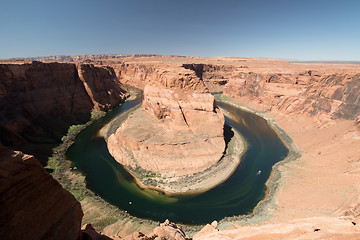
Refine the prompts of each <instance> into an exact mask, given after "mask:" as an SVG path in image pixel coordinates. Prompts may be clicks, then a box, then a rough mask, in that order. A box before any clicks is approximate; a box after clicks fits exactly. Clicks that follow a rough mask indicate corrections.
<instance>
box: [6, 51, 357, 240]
mask: <svg viewBox="0 0 360 240" xmlns="http://www.w3.org/2000/svg"><path fill="white" fill-rule="evenodd" d="M42 60H45V61H46V60H47V61H68V62H75V63H61V64H60V63H40V62H33V63H27V64H0V79H1V81H0V140H1V142H2V143H3V144H5V145H9V146H13V145H19V144H20V145H21V144H23V143H27V142H33V143H38V144H39V143H44V139H45V140H46V141H45V142H46V143H47V142H49V139H55V138H57V139H58V138H60V137H61V136H62V134H63V133H64V131H65V130H66V128H67V126H68V125H69V124H73V123H76V122H78V121H79V120H81V119H85V118H87V117H89V112H90V111H91V109H92V108H93V107H94V106H96V107H98V108H102V109H109V108H111V107H113V106H115V105H116V103H117V102H118V101H117V99H119V101H122V99H123V98H124V93H123V92H122V90H121V89H120V88H119V87H118V86H119V83H118V81H117V79H116V77H115V76H114V73H115V74H116V75H117V77H118V79H119V80H120V81H122V82H124V83H129V84H131V85H134V86H137V87H139V88H141V89H145V93H146V100H145V101H144V105H143V106H144V108H146V109H147V110H144V109H143V110H141V111H140V110H139V111H138V112H136V113H134V115H133V116H132V117H131V118H130V119H129V120H128V121H127V122H126V123H125V124H129V125H130V127H132V131H134V132H135V134H134V132H130V131H128V132H126V131H123V130H120V129H119V133H120V134H123V136H124V137H125V138H124V139H126V143H124V144H128V145H129V146H130V147H129V148H130V149H132V150H133V149H136V151H137V153H139V154H138V155H139V156H140V155H141V154H144V155H145V154H147V153H148V152H147V149H146V147H148V149H150V150H152V151H153V152H154V153H155V157H158V155H160V151H159V150H158V149H157V148H156V146H157V145H156V143H160V142H161V141H163V140H161V138H154V137H152V139H151V141H149V139H150V138H149V136H155V135H154V134H155V133H165V134H168V135H165V136H171V139H173V140H174V142H175V144H174V145H176V144H178V143H179V142H181V146H182V145H186V142H187V141H184V139H185V137H184V136H182V135H176V133H177V131H173V132H172V133H168V132H166V129H170V126H171V129H172V128H174V129H175V130H176V129H177V127H179V126H181V128H182V127H184V126H186V128H187V129H188V130H187V131H186V132H191V131H194V132H198V133H200V134H199V136H198V137H199V138H198V139H199V141H204V139H203V138H201V136H203V135H202V134H203V133H202V126H201V127H199V126H196V125H192V121H191V120H192V119H193V118H194V119H195V118H196V117H193V115H192V111H193V110H197V111H198V110H199V108H200V109H205V110H201V111H200V110H199V111H198V112H199V113H200V112H201V113H202V114H206V115H208V114H209V113H210V112H209V111H207V109H210V108H211V104H205V102H207V101H205V100H204V103H203V102H202V100H203V99H205V98H207V97H206V96H207V95H206V93H205V92H200V93H196V94H199V95H200V96H201V97H200V98H195V97H194V96H197V95H196V94H195V95H194V94H192V93H191V94H190V95H191V97H190V98H189V99H190V100H191V101H192V102H195V103H196V104H195V105H194V106H192V105H191V104H189V102H190V100H189V99H188V100H186V101H185V100H184V99H182V98H183V97H184V96H182V95H180V94H179V93H178V90H177V89H176V87H175V85H173V83H174V82H180V79H181V78H183V82H184V83H191V82H192V81H190V79H192V80H194V79H195V77H194V76H195V75H194V74H196V75H197V76H198V77H199V78H200V79H202V80H203V82H204V83H205V84H206V85H207V86H208V87H209V88H210V89H211V91H222V90H224V95H226V96H228V97H231V98H233V99H236V100H237V101H239V102H240V103H241V104H244V105H247V106H250V107H252V108H254V109H256V110H267V112H266V113H265V112H263V114H264V116H265V117H267V118H269V119H274V120H276V123H277V124H278V125H279V126H280V127H281V128H282V129H284V130H285V131H286V132H287V133H288V134H289V135H290V136H291V138H292V139H293V141H294V143H295V144H296V145H297V146H298V147H299V149H300V150H301V151H302V157H301V158H300V159H298V160H296V161H295V162H287V163H284V165H282V166H280V167H279V168H278V170H279V171H280V172H281V177H280V178H279V179H278V181H279V186H278V188H277V190H276V192H275V193H274V195H273V196H271V198H272V199H273V201H272V202H273V204H274V205H266V211H268V213H269V214H270V215H271V219H269V218H266V217H267V216H268V213H266V212H265V213H261V214H259V215H256V217H255V220H254V221H255V222H256V223H257V226H246V224H248V223H252V219H248V220H247V222H242V221H237V220H234V221H230V222H225V223H224V222H222V221H220V223H219V228H217V227H214V226H213V225H207V226H206V227H205V229H204V230H203V231H201V232H200V233H199V234H196V235H195V236H194V239H222V238H224V239H267V238H272V239H277V238H286V239H298V238H303V239H326V238H334V239H358V238H359V225H360V213H359V209H360V208H359V206H360V205H359V203H360V200H359V198H358V196H359V192H360V185H359V182H360V172H359V169H360V165H359V159H360V155H359V153H360V152H359V150H358V149H359V147H358V146H359V139H360V137H359V131H360V118H359V116H360V115H359V96H360V94H359V77H360V75H359V74H360V68H359V65H354V64H319V63H317V64H309V63H288V62H285V61H278V60H269V59H245V58H216V59H207V58H192V57H190V58H186V57H164V56H150V55H148V56H122V55H98V56H94V55H86V56H61V57H47V58H43V59H42ZM84 62H87V63H97V64H107V65H110V66H112V67H113V69H114V71H113V70H112V69H111V68H109V67H98V66H93V65H86V64H85V65H84ZM180 66H183V67H184V68H187V69H190V70H193V71H194V73H191V72H189V71H184V72H183V71H181V70H178V69H177V70H176V71H177V72H180V73H181V74H182V75H179V76H180V77H177V79H176V77H175V75H176V74H174V72H172V71H173V69H174V67H176V68H178V67H180ZM161 68H166V69H167V70H164V69H162V70H159V69H161ZM166 71H169V72H166ZM168 77H170V79H173V80H174V81H165V79H168ZM159 79H162V81H159ZM184 79H185V80H184ZM187 79H188V80H189V81H188V80H187ZM95 80H96V81H95ZM156 81H159V82H156ZM100 83H101V84H100ZM145 83H149V85H148V86H147V87H145V85H146V84H145ZM180 85H181V84H180ZM172 86H174V87H172ZM181 86H183V85H181ZM180 88H181V87H180ZM185 88H186V87H185ZM200 89H202V87H200ZM186 91H187V92H191V91H192V90H191V89H187V90H186ZM176 94H177V95H176ZM167 96H168V97H167ZM209 99H210V97H209ZM233 99H231V101H232V100H233ZM158 103H159V105H158ZM160 104H161V106H162V107H160ZM214 109H216V108H214ZM215 111H216V110H215ZM136 114H137V116H136ZM211 115H213V116H217V114H216V113H215V112H212V113H211ZM181 116H183V120H182V118H181ZM141 117H143V118H144V119H143V120H139V118H141ZM136 118H137V119H138V121H135V122H134V123H130V120H131V119H133V120H134V119H136ZM185 120H186V121H185ZM147 122H150V123H151V124H149V125H148V126H156V128H154V129H153V131H152V132H142V131H141V129H142V128H143V127H145V125H146V124H148V123H147ZM154 122H160V123H156V124H153V123H154ZM219 122H221V120H219ZM162 124H163V125H162ZM354 124H355V126H354ZM129 125H128V126H129ZM137 127H141V128H139V129H138V132H136V131H137V130H136V128H137ZM164 129H165V130H164ZM356 129H357V130H356ZM121 131H122V132H121ZM57 132H58V133H57ZM170 134H173V135H170ZM191 134H192V133H191ZM135 135H137V136H138V137H137V138H133V137H131V138H130V137H129V136H135ZM159 135H160V136H161V134H159ZM35 136H46V138H35ZM215 136H216V134H215V135H213V136H208V139H211V138H216V137H215ZM192 139H195V138H192ZM160 140H161V141H160ZM185 140H186V139H185ZM116 141H118V142H120V143H123V142H121V141H125V140H122V139H116ZM202 145H203V144H202ZM193 146H195V147H197V145H196V144H194V145H193ZM166 147H168V151H172V152H175V153H176V154H178V153H179V152H176V151H174V150H173V149H171V147H172V146H171V144H168V145H167V146H166ZM195 147H194V148H195ZM151 148H152V149H151ZM169 149H171V150H169ZM118 151H119V153H118V154H121V151H120V150H118ZM123 151H125V150H123ZM136 151H134V152H136ZM141 151H142V152H141ZM183 152H184V153H186V154H193V153H195V152H194V151H193V149H191V148H190V149H188V150H186V151H181V153H183ZM137 153H136V154H137ZM115 154H116V152H115ZM125 154H129V155H131V154H132V155H136V154H133V152H125ZM151 157H153V156H151ZM160 157H161V156H160ZM0 159H1V160H0V169H1V170H0V183H1V184H0V192H1V194H0V205H1V213H2V218H1V220H2V223H1V225H0V226H1V227H0V236H1V237H0V238H4V236H5V238H6V239H17V238H20V237H21V239H25V238H26V239H44V238H52V239H73V238H74V239H75V238H78V237H79V234H80V233H79V231H80V230H79V229H80V222H81V216H82V213H81V210H80V209H79V206H78V203H77V202H76V200H75V199H74V198H73V197H71V196H70V195H69V194H68V193H67V192H66V191H65V190H63V189H62V188H61V187H60V186H59V184H57V182H56V181H54V180H53V179H52V178H51V177H50V176H49V175H47V174H46V172H45V171H44V170H43V169H42V168H41V166H40V165H39V164H38V163H37V162H36V161H35V159H34V158H32V157H31V156H28V155H23V154H21V153H20V152H12V151H9V150H7V149H4V148H3V147H2V146H1V147H0ZM10 159H11V160H10ZM129 164H132V161H130V162H129ZM187 165H188V164H187ZM194 169H195V168H193V170H194ZM11 184H12V185H11ZM59 199H61V201H60V203H61V204H60V203H59ZM30 200H31V201H30ZM262 216H265V218H266V219H268V221H267V222H266V223H264V222H262V220H261V218H262ZM259 223H260V224H259ZM142 225H145V223H144V222H142ZM167 227H168V226H165V228H162V229H157V230H156V231H157V233H159V234H160V233H164V231H165V230H164V229H167ZM113 228H114V227H113ZM113 228H112V229H113ZM224 228H228V229H227V230H226V229H225V230H224ZM108 229H110V228H108ZM174 229H175V230H174ZM176 229H177V228H173V229H172V230H171V231H170V232H172V233H179V234H180V235H178V236H181V237H184V235H183V234H181V231H180V230H178V229H177V230H176ZM219 229H220V230H219ZM84 231H86V233H84V235H83V238H84V239H86V238H90V239H91V238H92V237H95V238H97V237H102V238H103V239H108V237H106V236H104V235H101V234H96V232H95V230H94V229H92V228H91V227H90V226H88V227H87V228H86V229H85V230H84ZM107 231H110V230H107ZM21 234H23V235H22V236H20V235H21ZM106 234H107V235H108V236H112V235H114V234H111V233H110V232H107V233H106ZM166 234H167V233H164V234H163V235H162V236H164V237H168V238H169V235H166ZM24 236H25V237H24ZM156 237H159V236H157V235H155V233H152V234H141V233H139V232H137V233H134V234H133V235H132V236H130V237H128V238H129V239H156ZM112 238H113V239H121V237H119V236H114V237H112ZM180 239H182V238H180Z"/></svg>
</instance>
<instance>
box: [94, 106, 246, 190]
mask: <svg viewBox="0 0 360 240" xmlns="http://www.w3.org/2000/svg"><path fill="white" fill-rule="evenodd" d="M132 112H133V111H131V112H125V113H123V114H121V115H120V116H118V117H117V118H116V119H114V120H113V121H111V122H110V123H108V124H107V125H106V126H104V127H103V128H102V129H101V131H100V132H101V136H103V137H104V138H105V140H106V141H107V139H108V138H109V137H110V136H111V135H112V134H114V133H115V132H116V130H117V129H118V128H119V127H120V126H121V124H122V123H123V122H124V121H125V120H126V118H127V117H128V116H129V115H130V114H131V113H132ZM224 134H225V136H226V137H225V138H227V139H226V142H227V146H226V150H225V152H224V155H223V157H222V158H221V159H220V160H219V161H218V162H217V163H216V164H214V165H212V166H211V167H209V168H207V169H205V170H204V171H201V172H197V173H194V174H192V175H183V176H174V175H170V174H166V173H163V174H160V173H156V172H152V171H149V170H145V169H143V168H141V167H140V166H137V167H136V168H132V167H130V166H124V167H125V168H126V169H127V170H128V172H129V173H130V174H131V175H132V176H133V177H134V179H135V180H136V182H137V184H138V185H139V186H140V187H141V188H146V189H153V190H156V191H161V192H164V193H165V194H168V195H173V194H184V193H186V194H192V193H201V192H205V191H207V190H209V189H211V188H214V187H216V186H218V185H219V184H221V183H223V182H224V181H226V180H227V179H228V178H229V177H230V176H231V175H232V174H233V172H234V171H235V170H236V168H237V167H238V165H239V163H240V161H241V157H242V155H243V153H244V152H245V151H246V142H245V140H244V139H243V137H242V136H241V134H239V133H238V132H237V131H235V130H234V129H232V128H231V127H229V126H226V127H225V130H224ZM119 144H120V143H119ZM118 147H119V146H118ZM122 148H123V149H125V151H128V150H126V147H125V146H122Z"/></svg>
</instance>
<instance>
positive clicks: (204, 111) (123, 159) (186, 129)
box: [108, 67, 225, 176]
mask: <svg viewBox="0 0 360 240" xmlns="http://www.w3.org/2000/svg"><path fill="white" fill-rule="evenodd" d="M155 76H156V77H155V78H151V79H148V80H147V82H146V86H145V88H144V100H143V103H142V108H140V109H138V110H136V111H135V112H134V113H133V114H132V115H131V116H130V117H129V118H128V119H127V120H126V121H125V122H124V123H123V124H122V125H121V127H120V128H118V129H117V131H116V132H115V133H114V134H112V135H111V136H110V137H109V139H108V148H109V152H110V153H111V155H112V156H113V157H114V158H115V159H116V160H117V161H118V162H119V163H121V164H123V165H125V166H127V167H129V168H131V169H136V168H141V169H143V170H147V171H151V172H155V173H160V174H164V175H165V176H184V175H190V174H193V173H197V172H201V171H204V170H205V169H207V168H209V167H211V166H212V165H214V164H216V163H217V162H218V161H219V160H220V158H221V157H222V156H223V153H224V150H225V141H224V122H225V121H224V116H223V114H222V113H221V111H220V110H219V108H218V107H217V106H216V104H215V100H214V97H213V96H212V95H211V94H210V92H209V90H208V89H207V88H206V86H205V85H204V83H203V82H202V81H201V80H200V79H199V78H198V77H197V76H196V75H195V73H194V72H193V71H191V70H187V69H184V68H180V67H179V68H176V69H170V70H169V68H167V69H163V68H160V69H158V70H157V71H156V74H155Z"/></svg>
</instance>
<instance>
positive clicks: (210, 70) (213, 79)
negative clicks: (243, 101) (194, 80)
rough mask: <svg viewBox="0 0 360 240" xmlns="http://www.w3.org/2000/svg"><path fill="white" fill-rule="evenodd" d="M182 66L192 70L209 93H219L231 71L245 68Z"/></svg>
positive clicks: (211, 65) (231, 66)
mask: <svg viewBox="0 0 360 240" xmlns="http://www.w3.org/2000/svg"><path fill="white" fill-rule="evenodd" d="M182 66H183V67H184V68H186V69H191V70H193V71H194V72H195V74H196V76H198V77H199V78H200V79H201V80H203V81H204V83H205V85H206V87H207V88H208V89H209V90H210V91H211V92H221V91H222V90H223V88H224V86H225V85H226V84H227V83H228V81H229V79H230V78H231V76H232V73H233V71H235V70H236V69H239V68H247V67H246V66H233V65H217V64H198V63H189V64H183V65H182Z"/></svg>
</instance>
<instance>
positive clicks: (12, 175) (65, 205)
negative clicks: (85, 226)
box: [0, 145, 83, 240]
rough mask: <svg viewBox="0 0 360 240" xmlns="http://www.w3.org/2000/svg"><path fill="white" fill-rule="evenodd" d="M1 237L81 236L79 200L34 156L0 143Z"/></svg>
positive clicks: (70, 237)
mask: <svg viewBox="0 0 360 240" xmlns="http://www.w3.org/2000/svg"><path fill="white" fill-rule="evenodd" d="M0 169H1V171H0V209H1V214H0V215H1V218H0V226H1V227H0V236H1V238H2V239H14V240H16V239H19V240H20V239H34V240H35V239H59V240H60V239H74V240H75V239H78V238H79V237H80V233H81V232H80V227H81V219H82V216H83V212H82V210H81V206H80V203H79V202H78V201H77V200H76V199H75V198H74V196H72V195H71V194H70V193H69V192H67V191H66V190H65V189H63V188H62V187H61V185H60V184H59V183H58V182H57V181H56V180H55V179H53V178H52V177H51V176H50V175H49V174H48V173H46V171H45V170H44V168H43V167H42V166H41V164H40V163H39V161H37V160H36V159H35V158H34V157H33V156H30V155H26V154H23V153H21V152H14V151H11V150H9V149H7V148H5V147H3V146H2V145H0Z"/></svg>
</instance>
